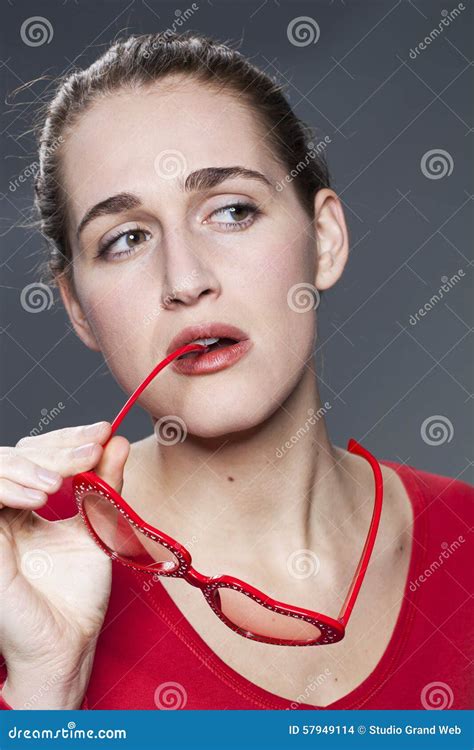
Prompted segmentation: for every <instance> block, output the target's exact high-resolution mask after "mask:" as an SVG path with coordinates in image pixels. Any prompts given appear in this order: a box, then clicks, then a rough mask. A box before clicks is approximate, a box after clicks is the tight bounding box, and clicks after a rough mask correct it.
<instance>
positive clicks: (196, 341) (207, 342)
mask: <svg viewBox="0 0 474 750" xmlns="http://www.w3.org/2000/svg"><path fill="white" fill-rule="evenodd" d="M216 341H219V338H213V339H194V341H191V344H203V345H204V346H210V344H215V343H216Z"/></svg>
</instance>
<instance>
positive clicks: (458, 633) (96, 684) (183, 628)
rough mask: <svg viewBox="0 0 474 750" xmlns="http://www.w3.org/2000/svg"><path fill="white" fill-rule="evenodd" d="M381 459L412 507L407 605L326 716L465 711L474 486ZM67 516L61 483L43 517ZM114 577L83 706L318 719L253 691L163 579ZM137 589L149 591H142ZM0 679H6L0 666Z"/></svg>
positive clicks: (66, 487)
mask: <svg viewBox="0 0 474 750" xmlns="http://www.w3.org/2000/svg"><path fill="white" fill-rule="evenodd" d="M379 462H380V463H382V464H386V465H388V466H391V467H392V468H393V469H395V470H396V471H397V472H398V474H399V476H400V477H401V479H402V481H403V483H404V485H405V487H406V489H407V491H408V493H409V496H410V499H411V502H412V505H413V511H414V529H413V544H412V552H411V560H410V568H409V574H408V578H407V582H406V586H405V596H404V601H403V604H402V608H401V610H400V613H399V615H398V619H397V622H396V625H395V629H394V632H393V634H392V637H391V639H390V642H389V644H388V646H387V649H386V651H385V653H384V654H383V656H382V658H381V660H380V661H379V663H378V664H377V666H376V667H375V669H374V670H373V671H372V673H371V674H370V675H369V676H368V677H367V678H366V679H365V680H364V681H363V682H362V683H361V684H360V685H359V686H358V687H357V688H355V690H352V691H351V692H350V693H349V694H348V695H346V696H344V697H343V698H340V699H339V700H337V701H335V702H334V703H331V704H330V705H328V706H325V707H324V708H326V709H420V708H427V707H431V706H432V707H434V708H452V709H468V708H472V707H473V703H474V702H473V700H472V697H473V690H472V679H471V670H470V667H469V665H470V662H471V661H472V659H473V656H474V653H473V650H474V649H473V645H474V644H473V637H472V635H473V630H474V628H473V624H474V618H473V611H472V607H470V606H469V596H470V595H472V575H471V571H472V557H471V558H470V555H469V550H468V547H469V528H470V527H472V526H473V522H472V507H473V500H474V487H472V486H471V485H469V484H467V483H465V482H462V481H460V480H455V479H452V478H450V477H445V476H439V475H435V474H430V473H428V472H425V471H422V470H419V469H415V468H414V467H412V466H409V465H406V464H405V465H403V464H398V463H395V462H392V461H385V460H384V461H380V460H379ZM75 513H76V506H75V502H74V498H73V495H72V490H71V478H67V479H65V480H64V482H63V484H62V487H61V488H60V490H59V491H58V492H56V493H55V494H54V495H50V498H49V502H48V503H47V505H46V506H45V507H44V508H42V509H41V510H40V515H42V516H43V517H44V518H48V519H49V520H56V519H58V518H68V517H69V516H72V515H75ZM112 569H113V576H112V592H111V597H110V602H109V607H108V610H107V614H106V617H105V620H104V624H103V627H102V631H101V634H100V636H99V640H98V644H97V650H96V655H95V660H94V666H93V670H92V674H91V678H90V682H89V686H88V689H87V695H86V702H85V703H84V704H83V706H82V707H84V708H86V707H87V708H89V709H154V710H156V709H157V708H163V707H164V708H184V709H295V708H296V709H311V710H318V707H317V706H313V705H311V704H309V703H293V702H292V701H290V700H287V699H285V698H281V697H280V696H278V695H275V694H273V693H271V692H269V691H268V690H265V689H263V688H261V687H258V686H257V685H255V684H254V683H252V682H250V681H249V680H248V679H246V678H245V677H243V676H241V675H240V674H239V673H238V672H236V671H235V670H234V669H232V668H231V667H230V666H228V665H227V664H225V662H223V661H222V660H221V659H220V658H219V657H218V656H217V655H216V654H215V653H214V652H213V651H212V650H211V648H210V647H209V646H208V645H207V644H206V643H205V641H204V640H203V639H202V638H201V637H200V636H199V635H198V633H197V632H196V631H195V630H194V629H193V627H192V625H191V624H190V623H189V622H188V621H187V620H186V619H185V617H184V616H183V615H182V613H181V611H180V610H179V609H178V607H177V606H176V605H175V604H174V602H173V600H172V599H171V598H170V596H169V594H168V593H167V592H166V590H165V589H164V587H163V586H162V585H161V583H160V581H159V579H158V580H154V579H153V576H148V575H145V574H141V573H138V572H135V571H133V570H132V569H131V568H128V567H126V566H125V565H122V564H121V563H119V562H114V563H113V566H112ZM420 576H421V577H420ZM145 582H148V583H149V584H150V585H149V586H148V587H147V586H145V588H144V586H143V585H144V583H145ZM356 606H357V604H356ZM237 637H239V636H237V635H236V638H237ZM275 648H278V647H277V646H275ZM0 678H3V679H5V668H4V667H3V672H2V668H1V667H0ZM5 707H8V706H5Z"/></svg>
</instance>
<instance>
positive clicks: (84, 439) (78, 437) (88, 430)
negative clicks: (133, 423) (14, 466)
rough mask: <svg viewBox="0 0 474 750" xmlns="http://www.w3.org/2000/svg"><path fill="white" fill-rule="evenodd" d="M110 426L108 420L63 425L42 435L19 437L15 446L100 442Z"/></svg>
mask: <svg viewBox="0 0 474 750" xmlns="http://www.w3.org/2000/svg"><path fill="white" fill-rule="evenodd" d="M111 427H112V425H111V424H110V422H105V421H103V422H96V423H95V424H89V425H77V426H76V427H63V428H62V429H61V430H51V431H50V432H45V433H43V434H42V435H25V436H24V437H22V438H20V440H19V441H18V443H17V444H16V446H15V447H16V448H24V447H25V448H29V447H31V446H35V445H39V446H41V447H43V446H52V445H60V446H61V447H62V448H73V447H74V446H76V445H84V444H85V443H90V442H97V443H102V442H104V441H105V440H106V439H107V438H108V437H109V434H110V431H111Z"/></svg>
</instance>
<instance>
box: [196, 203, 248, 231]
mask: <svg viewBox="0 0 474 750" xmlns="http://www.w3.org/2000/svg"><path fill="white" fill-rule="evenodd" d="M259 214H260V211H259V209H258V208H257V206H254V205H253V204H252V203H231V204H229V205H227V206H223V207H222V208H218V209H216V210H215V211H213V212H212V214H211V215H210V217H209V219H207V220H206V224H214V225H216V226H217V227H220V228H224V229H230V230H233V231H235V230H239V229H246V228H247V227H248V226H250V225H251V224H253V222H254V220H255V218H256V216H258V215H259Z"/></svg>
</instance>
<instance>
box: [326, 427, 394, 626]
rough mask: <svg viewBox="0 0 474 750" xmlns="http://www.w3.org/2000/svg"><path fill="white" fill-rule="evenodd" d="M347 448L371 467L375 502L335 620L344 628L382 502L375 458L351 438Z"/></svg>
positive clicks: (369, 550)
mask: <svg viewBox="0 0 474 750" xmlns="http://www.w3.org/2000/svg"><path fill="white" fill-rule="evenodd" d="M347 447H348V450H350V451H351V452H353V453H359V454H360V455H363V456H365V458H367V459H368V461H369V463H370V465H371V467H372V470H373V472H374V476H375V502H374V512H373V514H372V520H371V522H370V528H369V533H368V534H367V539H366V541H365V545H364V549H363V550H362V555H361V557H360V560H359V564H358V565H357V569H356V572H355V574H354V578H353V579H352V583H351V585H350V587H349V591H348V592H347V595H346V598H345V601H344V604H343V605H342V607H341V611H340V613H339V616H338V618H337V619H338V620H339V622H340V623H342V625H344V626H346V625H347V623H348V621H349V617H350V615H351V612H352V608H353V607H354V604H355V602H356V599H357V596H358V594H359V590H360V587H361V586H362V581H363V580H364V576H365V572H366V570H367V567H368V565H369V560H370V556H371V554H372V550H373V548H374V544H375V539H376V536H377V530H378V527H379V522H380V516H381V513H382V500H383V478H382V471H381V469H380V466H379V463H378V461H377V460H376V459H375V457H374V456H373V455H372V454H371V453H369V451H368V450H366V449H365V448H364V447H363V446H362V445H361V444H360V443H358V442H357V441H356V440H354V439H353V438H351V439H350V440H349V443H348V446H347Z"/></svg>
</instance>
